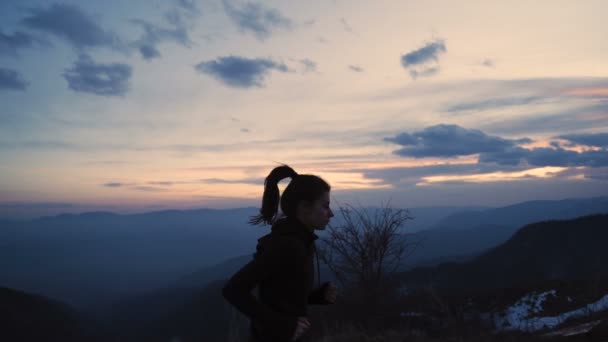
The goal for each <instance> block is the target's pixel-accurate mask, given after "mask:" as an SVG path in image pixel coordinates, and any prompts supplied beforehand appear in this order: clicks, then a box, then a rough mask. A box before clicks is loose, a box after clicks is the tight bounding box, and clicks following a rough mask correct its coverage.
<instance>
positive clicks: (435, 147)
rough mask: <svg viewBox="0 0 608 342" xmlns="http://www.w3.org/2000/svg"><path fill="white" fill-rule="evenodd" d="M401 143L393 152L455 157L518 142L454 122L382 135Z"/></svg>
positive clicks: (416, 156) (418, 156)
mask: <svg viewBox="0 0 608 342" xmlns="http://www.w3.org/2000/svg"><path fill="white" fill-rule="evenodd" d="M384 140H385V141H390V142H393V143H396V144H399V145H402V146H405V148H402V149H400V150H397V151H394V152H393V153H394V154H397V155H400V156H408V157H415V158H424V157H456V156H466V155H472V154H477V153H481V152H498V151H504V150H505V149H507V148H510V147H513V146H514V145H515V144H516V143H518V142H527V141H528V140H521V141H514V140H508V139H503V138H500V137H496V136H489V135H486V134H485V133H483V132H482V131H480V130H476V129H465V128H462V127H460V126H457V125H445V124H441V125H436V126H431V127H427V128H425V129H424V130H422V131H419V132H415V133H412V134H409V133H401V134H399V135H397V136H395V137H394V138H385V139H384Z"/></svg>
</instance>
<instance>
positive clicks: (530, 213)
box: [434, 197, 608, 229]
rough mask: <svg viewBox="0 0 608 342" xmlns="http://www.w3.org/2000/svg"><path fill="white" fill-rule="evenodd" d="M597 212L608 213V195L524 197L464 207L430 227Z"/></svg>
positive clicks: (520, 222)
mask: <svg viewBox="0 0 608 342" xmlns="http://www.w3.org/2000/svg"><path fill="white" fill-rule="evenodd" d="M598 213H608V197H593V198H582V199H564V200H557V201H528V202H523V203H518V204H514V205H510V206H506V207H501V208H493V209H485V210H475V211H464V212H460V213H456V214H452V215H449V216H447V217H445V218H443V219H442V220H441V221H439V222H438V223H437V224H436V225H435V227H434V228H435V229H440V228H447V229H470V228H474V227H477V226H482V225H488V224H493V225H500V226H504V227H522V226H524V225H526V224H528V223H533V222H540V221H546V220H560V219H571V218H576V217H580V216H585V215H591V214H598Z"/></svg>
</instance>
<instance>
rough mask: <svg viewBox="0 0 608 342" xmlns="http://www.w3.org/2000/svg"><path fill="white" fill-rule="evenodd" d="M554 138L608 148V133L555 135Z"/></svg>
mask: <svg viewBox="0 0 608 342" xmlns="http://www.w3.org/2000/svg"><path fill="white" fill-rule="evenodd" d="M556 138H559V139H564V140H568V141H570V142H572V143H575V144H579V145H586V146H597V147H603V148H608V133H587V134H566V135H560V136H557V137H556Z"/></svg>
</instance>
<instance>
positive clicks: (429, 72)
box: [401, 40, 447, 79]
mask: <svg viewBox="0 0 608 342" xmlns="http://www.w3.org/2000/svg"><path fill="white" fill-rule="evenodd" d="M446 51H447V49H446V47H445V43H444V41H443V40H435V41H434V42H430V43H427V44H426V45H425V46H423V47H421V48H420V49H417V50H414V51H411V52H408V53H406V54H405V55H403V56H401V65H402V66H403V67H404V68H405V69H406V70H408V72H409V73H410V76H411V77H412V78H413V79H416V78H418V77H428V76H433V75H435V74H437V73H438V72H439V64H438V63H439V55H440V54H442V53H445V52H446Z"/></svg>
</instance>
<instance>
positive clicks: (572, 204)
mask: <svg viewBox="0 0 608 342" xmlns="http://www.w3.org/2000/svg"><path fill="white" fill-rule="evenodd" d="M601 213H608V197H595V198H585V199H565V200H559V201H530V202H524V203H519V204H515V205H510V206H507V207H502V208H493V209H484V210H474V211H464V212H460V213H455V214H452V215H449V216H447V217H445V218H443V219H441V220H440V221H439V222H438V223H437V224H436V225H434V226H433V227H431V229H427V230H425V231H421V232H417V233H414V234H412V235H410V238H411V239H412V240H413V241H420V242H421V244H420V247H419V248H418V249H417V250H416V251H415V252H414V254H412V255H411V257H410V258H409V259H408V260H406V261H405V263H404V268H405V269H408V268H412V267H414V266H417V265H420V264H428V265H436V264H438V263H441V262H445V261H448V260H461V261H462V260H467V259H470V258H472V257H474V256H475V255H477V254H479V253H481V252H483V251H485V250H487V249H488V248H492V247H494V246H497V245H498V244H500V243H502V242H504V241H506V240H507V239H508V238H510V237H511V236H512V235H513V233H515V231H517V229H519V228H521V227H522V226H524V225H526V224H529V223H533V222H540V221H546V220H558V219H571V218H575V217H579V216H585V215H591V214H601Z"/></svg>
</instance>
